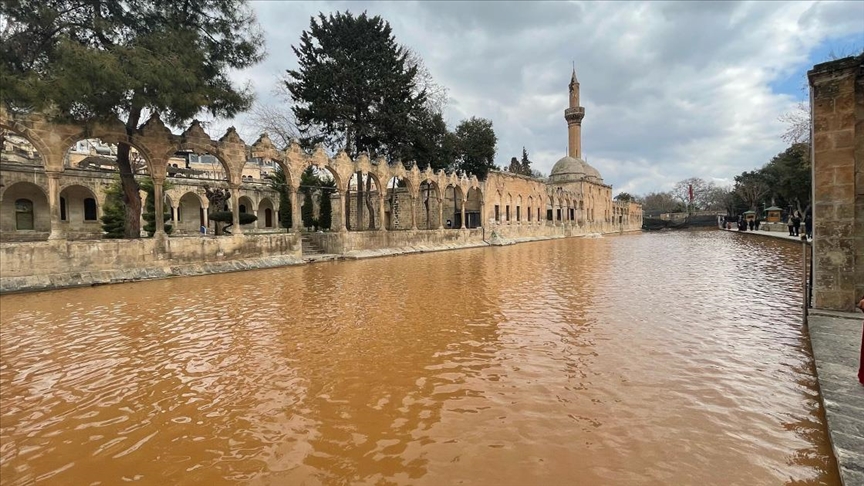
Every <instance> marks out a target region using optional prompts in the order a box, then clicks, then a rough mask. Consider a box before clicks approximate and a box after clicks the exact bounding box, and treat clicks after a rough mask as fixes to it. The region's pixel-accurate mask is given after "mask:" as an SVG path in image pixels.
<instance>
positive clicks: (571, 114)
mask: <svg viewBox="0 0 864 486" xmlns="http://www.w3.org/2000/svg"><path fill="white" fill-rule="evenodd" d="M569 88H570V107H569V108H567V109H566V110H564V119H565V120H567V138H568V142H569V144H568V154H567V155H569V156H570V157H573V158H574V159H578V158H580V157H581V156H582V118H584V117H585V108H582V107H581V106H579V80H577V79H576V64H575V63H574V64H573V74H572V75H571V76H570V85H569Z"/></svg>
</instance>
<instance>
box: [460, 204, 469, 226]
mask: <svg viewBox="0 0 864 486" xmlns="http://www.w3.org/2000/svg"><path fill="white" fill-rule="evenodd" d="M466 201H467V199H465V198H462V228H461V229H466V228H467V227H468V225H466V224H465V202H466Z"/></svg>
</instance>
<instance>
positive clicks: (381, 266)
mask: <svg viewBox="0 0 864 486" xmlns="http://www.w3.org/2000/svg"><path fill="white" fill-rule="evenodd" d="M798 262H800V248H799V247H798V246H796V245H795V244H792V243H789V242H784V241H773V240H769V239H765V238H755V237H752V236H747V235H738V234H732V233H725V232H723V233H721V232H717V231H703V232H685V233H664V234H644V235H632V236H620V237H607V238H598V239H567V240H556V241H546V242H536V243H527V244H521V245H515V246H509V247H493V248H480V249H471V250H462V251H451V252H441V253H432V254H423V255H411V256H403V257H394V258H381V259H373V260H363V261H344V262H333V263H322V264H316V265H308V266H301V267H292V268H282V269H274V270H265V271H254V272H245V273H234V274H223V275H214V276H206V277H191V278H178V279H172V280H163V281H155V282H143V283H135V284H124V285H114V286H103V287H94V288H82V289H71V290H63V291H54V292H43V293H38V294H23V295H10V296H3V297H2V298H0V320H2V321H0V322H2V326H0V405H2V406H0V478H2V482H3V484H4V485H5V484H9V485H18V484H33V482H34V481H35V483H36V484H52V485H53V484H70V485H71V484H74V485H88V484H103V485H113V484H125V482H133V483H134V484H142V485H143V484H148V485H163V484H211V485H219V484H250V485H265V484H274V485H275V484H306V485H316V484H417V485H443V484H475V485H510V484H512V485H524V484H590V485H593V484H634V485H642V484H645V485H655V484H656V485H661V484H686V485H699V486H705V485H733V484H740V485H748V486H749V485H761V484H765V485H774V484H789V485H793V484H794V485H805V484H807V485H810V484H813V485H815V484H839V479H838V476H837V471H836V465H835V464H834V461H833V459H832V458H831V453H830V448H829V444H828V439H827V436H826V432H825V424H824V418H823V416H822V411H821V409H820V406H819V401H818V391H817V383H816V380H815V378H814V368H813V365H812V358H811V356H810V345H809V341H808V338H807V335H806V332H804V331H803V330H802V327H801V324H800V317H799V313H798V310H797V305H798V302H799V301H800V299H799V295H800V293H799V292H800V290H799V288H798V282H799V281H800V273H798V272H799V271H800V270H799V266H798V264H797V263H798Z"/></svg>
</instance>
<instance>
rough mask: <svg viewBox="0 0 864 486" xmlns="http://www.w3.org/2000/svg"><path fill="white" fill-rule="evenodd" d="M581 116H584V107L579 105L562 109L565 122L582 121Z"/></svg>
mask: <svg viewBox="0 0 864 486" xmlns="http://www.w3.org/2000/svg"><path fill="white" fill-rule="evenodd" d="M583 118H585V108H583V107H581V106H577V107H576V108H567V109H566V110H564V119H565V120H567V123H582V119H583Z"/></svg>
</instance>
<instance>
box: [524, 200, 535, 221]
mask: <svg viewBox="0 0 864 486" xmlns="http://www.w3.org/2000/svg"><path fill="white" fill-rule="evenodd" d="M533 209H534V197H533V196H528V206H527V207H526V208H525V212H526V213H527V214H528V222H529V223H530V222H531V221H532V220H533V218H532V217H531V213H532V211H533Z"/></svg>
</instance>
